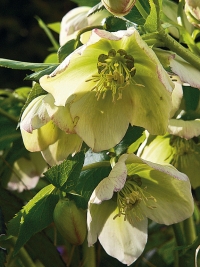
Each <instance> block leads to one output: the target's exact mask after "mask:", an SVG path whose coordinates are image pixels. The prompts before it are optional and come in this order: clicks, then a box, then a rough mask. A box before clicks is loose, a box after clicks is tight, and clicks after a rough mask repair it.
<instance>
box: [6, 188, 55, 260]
mask: <svg viewBox="0 0 200 267" xmlns="http://www.w3.org/2000/svg"><path fill="white" fill-rule="evenodd" d="M54 190H55V187H54V186H53V185H52V184H50V185H48V186H46V187H44V188H43V189H42V190H41V191H40V192H38V193H37V194H36V195H35V196H34V197H33V198H32V199H31V200H30V201H29V202H28V203H27V204H26V205H25V206H24V207H23V209H22V210H21V211H20V212H19V213H18V214H17V216H16V217H15V218H13V219H12V220H11V221H10V222H9V224H8V231H9V234H12V231H11V230H10V229H16V228H17V226H19V232H18V239H17V242H16V245H15V248H14V253H13V254H14V255H16V254H17V253H18V251H19V249H20V248H21V247H22V246H23V245H24V244H25V243H26V242H27V241H28V240H29V239H30V237H31V236H33V235H34V234H35V233H38V232H40V231H41V230H43V229H44V228H45V227H47V226H48V225H49V224H50V223H51V222H52V221H53V210H54V207H55V205H56V204H57V202H58V199H59V197H58V195H56V194H55V193H53V191H54ZM19 222H20V223H19Z"/></svg>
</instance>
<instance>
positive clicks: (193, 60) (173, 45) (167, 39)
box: [158, 30, 200, 70]
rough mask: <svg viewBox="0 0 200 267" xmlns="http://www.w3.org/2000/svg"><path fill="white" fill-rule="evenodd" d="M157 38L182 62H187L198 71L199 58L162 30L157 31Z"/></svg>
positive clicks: (199, 67)
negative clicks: (181, 59)
mask: <svg viewBox="0 0 200 267" xmlns="http://www.w3.org/2000/svg"><path fill="white" fill-rule="evenodd" d="M158 34H159V36H160V38H161V39H162V40H163V42H164V43H165V45H166V46H167V47H168V48H169V49H170V50H172V51H173V52H175V53H176V54H177V55H179V56H180V57H182V58H183V59H184V60H186V61H187V62H189V63H190V64H191V65H192V66H194V67H195V68H197V69H199V70H200V58H198V57H197V56H195V55H194V54H193V53H191V52H190V51H189V50H188V49H187V48H185V47H183V46H182V45H181V44H179V43H178V42H177V41H176V40H174V39H173V38H172V37H171V36H170V35H169V34H167V33H166V32H165V31H164V30H161V31H159V33H158Z"/></svg>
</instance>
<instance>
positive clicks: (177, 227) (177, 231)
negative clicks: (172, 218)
mask: <svg viewBox="0 0 200 267" xmlns="http://www.w3.org/2000/svg"><path fill="white" fill-rule="evenodd" d="M173 230H174V235H175V239H176V243H177V245H178V246H183V245H185V240H184V235H183V231H182V224H181V223H175V224H173Z"/></svg>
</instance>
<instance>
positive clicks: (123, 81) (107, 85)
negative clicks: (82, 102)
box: [87, 49, 136, 102]
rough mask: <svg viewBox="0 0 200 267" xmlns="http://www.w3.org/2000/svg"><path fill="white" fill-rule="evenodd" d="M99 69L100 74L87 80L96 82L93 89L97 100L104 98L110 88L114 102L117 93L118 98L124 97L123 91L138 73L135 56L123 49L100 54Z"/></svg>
mask: <svg viewBox="0 0 200 267" xmlns="http://www.w3.org/2000/svg"><path fill="white" fill-rule="evenodd" d="M97 69H98V74H96V75H93V76H92V78H91V79H89V80H87V82H88V81H93V82H95V83H96V85H95V86H94V87H93V88H92V90H95V91H96V97H97V100H98V99H99V98H100V97H102V98H103V99H104V98H105V96H106V93H107V91H109V90H110V91H111V92H112V100H113V102H114V101H115V98H116V94H117V100H118V99H121V98H122V91H123V90H124V89H125V87H127V86H128V85H129V84H130V83H131V82H132V77H133V76H134V75H135V73H136V68H135V67H134V58H133V57H132V56H131V55H128V54H127V53H126V51H125V50H123V49H119V50H117V51H116V50H115V49H111V50H110V51H109V52H108V55H105V54H101V55H99V57H98V63H97Z"/></svg>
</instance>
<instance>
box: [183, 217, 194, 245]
mask: <svg viewBox="0 0 200 267" xmlns="http://www.w3.org/2000/svg"><path fill="white" fill-rule="evenodd" d="M183 229H184V235H185V239H186V244H187V245H190V244H192V243H193V242H194V240H195V239H196V237H197V236H196V229H195V224H194V220H193V216H191V217H190V218H188V219H186V220H185V221H183Z"/></svg>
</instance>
